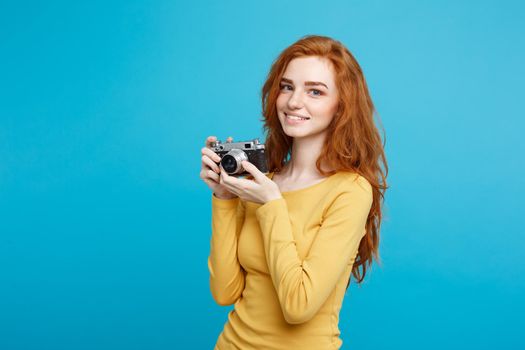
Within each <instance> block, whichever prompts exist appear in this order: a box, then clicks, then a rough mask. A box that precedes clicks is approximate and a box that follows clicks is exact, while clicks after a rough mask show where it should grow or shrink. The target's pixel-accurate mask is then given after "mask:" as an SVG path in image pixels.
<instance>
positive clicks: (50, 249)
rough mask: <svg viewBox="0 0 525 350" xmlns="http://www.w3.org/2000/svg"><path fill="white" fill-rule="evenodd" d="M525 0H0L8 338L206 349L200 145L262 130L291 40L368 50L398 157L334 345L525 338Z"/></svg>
mask: <svg viewBox="0 0 525 350" xmlns="http://www.w3.org/2000/svg"><path fill="white" fill-rule="evenodd" d="M524 12H525V11H524V5H523V3H522V2H519V1H332V2H327V1H305V0H303V1H286V2H282V1H265V2H255V1H252V2H248V1H236V2H231V1H207V2H203V1H191V2H190V1H186V2H181V1H113V2H106V1H90V2H83V3H81V4H76V3H75V2H70V1H68V2H66V1H62V2H58V1H55V2H11V3H7V2H4V3H2V5H1V6H0V63H1V64H0V81H1V83H0V89H1V91H0V92H1V94H0V349H5V350H18V349H39V350H42V349H53V350H62V349H64V350H66V349H67V350H70V349H76V350H81V349H98V350H103V349H127V350H132V349H211V348H212V346H213V344H214V343H215V340H216V338H217V336H218V335H219V333H220V332H221V330H222V327H223V325H224V323H225V322H226V316H227V313H228V311H229V310H230V309H231V307H221V306H218V305H216V304H215V303H214V301H213V299H212V297H211V294H210V291H209V286H208V277H209V275H208V270H207V257H208V253H209V239H210V233H211V232H210V230H211V227H210V209H211V204H210V191H209V190H208V188H207V187H206V185H205V184H204V183H203V182H202V181H201V180H200V178H199V171H200V148H201V147H202V146H203V144H204V139H205V138H206V136H208V135H216V136H218V137H219V138H220V139H223V140H224V139H225V138H226V137H227V136H230V135H231V136H233V137H234V138H235V139H237V140H239V139H248V138H253V137H261V139H264V135H263V134H262V125H261V124H260V123H259V119H260V116H261V114H260V111H261V106H260V88H261V86H262V83H263V81H264V79H265V76H266V74H267V72H268V70H269V68H270V65H271V63H272V61H273V60H274V59H275V57H276V56H277V55H278V53H279V52H280V51H281V50H282V49H284V48H285V47H286V46H288V45H290V44H291V43H293V42H294V41H296V40H297V39H299V38H300V37H301V36H303V35H306V34H321V35H328V36H332V37H334V38H336V39H338V40H341V41H342V42H343V43H344V44H346V45H347V46H348V48H349V49H350V50H351V51H352V52H353V54H354V55H355V56H356V58H357V59H358V61H359V62H360V64H361V66H362V68H363V70H364V73H365V76H366V78H367V81H368V84H369V87H370V91H371V94H372V97H373V100H374V102H375V104H376V106H377V109H378V112H379V116H380V118H381V120H382V122H383V125H384V127H385V130H386V153H387V157H388V161H389V165H390V173H389V178H388V179H389V184H390V186H391V188H390V189H389V191H388V192H387V201H386V210H385V221H384V223H383V229H382V232H381V233H382V242H381V254H382V258H383V266H382V267H381V268H379V267H377V266H376V267H375V268H374V269H373V270H372V272H371V273H370V275H369V276H368V278H367V279H366V282H365V283H364V284H363V285H362V287H355V286H352V287H351V288H350V289H349V291H348V293H347V296H346V299H345V302H344V304H343V310H342V311H341V322H340V329H341V331H342V335H341V336H342V338H343V341H344V345H343V349H404V350H407V349H445V348H446V349H495V348H501V349H523V348H525V340H524V338H523V336H522V335H520V332H521V331H523V329H524V328H525V322H524V321H523V314H524V312H525V297H524V296H525V278H524V275H525V263H524V261H523V254H524V252H525V238H524V235H523V233H524V230H523V222H522V220H523V217H524V215H523V214H524V213H525V210H524V208H523V204H522V203H523V200H522V197H523V195H524V194H525V188H524V187H525V186H524V183H525V181H524V180H523V172H524V170H525V169H524V165H523V153H524V151H525V146H524V142H523V140H522V134H523V128H524V126H525V123H524V118H525V115H524V112H523V107H522V103H523V98H524V96H523V95H524V93H523V92H524V90H523V78H524V68H523V63H524V61H525V50H524V40H523V37H524V35H525V30H524V29H525V25H524V21H523V18H524Z"/></svg>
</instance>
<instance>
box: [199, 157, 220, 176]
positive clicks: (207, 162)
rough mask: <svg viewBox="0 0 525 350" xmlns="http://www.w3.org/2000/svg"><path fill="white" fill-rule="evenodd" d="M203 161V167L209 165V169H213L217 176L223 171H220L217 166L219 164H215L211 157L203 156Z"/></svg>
mask: <svg viewBox="0 0 525 350" xmlns="http://www.w3.org/2000/svg"><path fill="white" fill-rule="evenodd" d="M201 160H202V163H203V166H205V165H207V168H209V169H212V170H213V171H215V172H216V173H217V174H218V173H219V172H220V171H221V170H220V169H219V166H218V165H217V163H215V162H214V161H213V160H211V159H210V157H208V156H202V158H201Z"/></svg>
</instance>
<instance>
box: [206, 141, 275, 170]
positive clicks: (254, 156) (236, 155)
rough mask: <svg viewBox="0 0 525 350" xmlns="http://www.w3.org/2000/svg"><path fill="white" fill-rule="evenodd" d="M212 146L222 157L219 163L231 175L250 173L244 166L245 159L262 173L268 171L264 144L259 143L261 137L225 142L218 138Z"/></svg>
mask: <svg viewBox="0 0 525 350" xmlns="http://www.w3.org/2000/svg"><path fill="white" fill-rule="evenodd" d="M210 148H211V149H212V151H213V152H215V153H217V154H218V155H219V157H221V160H220V161H219V163H220V164H221V165H222V167H223V168H224V170H225V171H226V173H227V174H228V175H230V176H235V177H239V176H247V175H250V173H249V172H247V171H246V170H244V168H243V167H242V164H241V163H242V161H243V160H246V161H248V162H250V163H252V164H253V165H255V166H256V167H257V169H259V170H260V171H261V172H262V173H267V172H268V164H267V159H266V153H265V148H264V144H262V143H259V139H253V140H252V141H239V142H225V143H222V142H221V141H220V140H217V141H215V142H212V143H211V144H210Z"/></svg>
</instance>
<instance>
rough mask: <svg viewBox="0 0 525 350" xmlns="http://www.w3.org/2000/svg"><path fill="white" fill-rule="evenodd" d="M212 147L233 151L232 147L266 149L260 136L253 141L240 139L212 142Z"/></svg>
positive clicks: (215, 149)
mask: <svg viewBox="0 0 525 350" xmlns="http://www.w3.org/2000/svg"><path fill="white" fill-rule="evenodd" d="M210 147H211V149H212V150H213V151H215V152H224V151H231V150H232V149H240V150H243V151H244V150H258V149H264V144H261V143H259V138H255V139H253V140H251V141H238V142H224V143H222V142H221V141H220V140H217V141H214V142H211V143H210Z"/></svg>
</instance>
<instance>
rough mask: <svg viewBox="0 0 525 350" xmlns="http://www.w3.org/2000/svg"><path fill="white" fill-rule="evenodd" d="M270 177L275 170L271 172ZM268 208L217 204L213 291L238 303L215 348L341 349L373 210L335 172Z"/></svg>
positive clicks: (359, 189)
mask: <svg viewBox="0 0 525 350" xmlns="http://www.w3.org/2000/svg"><path fill="white" fill-rule="evenodd" d="M267 176H268V177H270V178H272V177H273V172H272V173H269V174H267ZM282 196H283V198H279V199H274V200H272V201H269V202H267V203H265V204H258V203H255V202H246V201H243V200H240V199H239V198H235V199H219V198H217V197H215V195H213V194H212V195H211V197H212V199H211V202H212V236H211V240H210V255H209V257H208V269H209V272H210V289H211V294H212V296H213V298H214V300H215V301H216V302H217V303H218V304H219V305H231V304H234V303H235V305H234V308H233V310H231V311H230V312H229V313H228V321H227V322H226V323H225V325H224V329H223V331H222V332H221V334H220V335H219V338H218V340H217V343H216V345H215V349H218V350H229V349H242V350H246V349H258V350H260V349H265V350H266V349H268V350H269V349H275V350H277V349H286V350H290V349H301V350H308V349H315V350H323V349H339V348H340V347H341V345H342V343H343V341H342V340H341V338H340V337H339V335H340V330H339V327H338V324H339V311H340V309H341V305H342V301H343V298H344V295H345V289H346V285H347V283H348V279H349V278H350V273H351V271H352V265H353V263H354V261H355V257H356V255H357V250H358V247H359V243H360V241H361V238H362V237H363V236H364V234H365V224H366V220H367V217H368V213H369V211H370V208H371V205H372V187H371V185H370V183H369V182H368V181H367V180H366V179H365V178H364V177H362V176H359V175H357V174H355V173H351V172H338V173H336V174H334V175H331V176H329V177H327V178H326V179H324V180H322V181H321V182H318V183H316V184H314V185H311V186H309V187H306V188H302V189H298V190H294V191H289V192H282Z"/></svg>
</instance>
